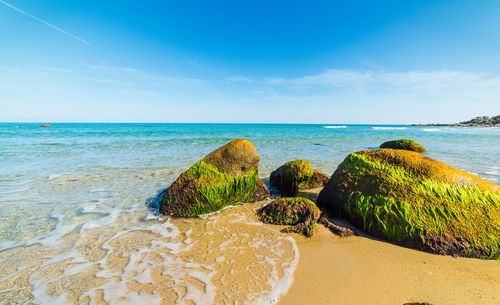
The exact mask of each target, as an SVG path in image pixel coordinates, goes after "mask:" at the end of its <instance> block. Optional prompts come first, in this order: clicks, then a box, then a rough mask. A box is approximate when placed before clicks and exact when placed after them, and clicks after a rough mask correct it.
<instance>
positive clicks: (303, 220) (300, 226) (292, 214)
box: [258, 197, 321, 236]
mask: <svg viewBox="0 0 500 305" xmlns="http://www.w3.org/2000/svg"><path fill="white" fill-rule="evenodd" d="M258 214H259V218H260V220H261V221H262V222H264V223H270V224H275V225H289V226H291V227H288V228H285V229H283V230H282V232H295V233H299V234H303V235H305V236H311V235H312V234H313V231H314V226H315V224H316V222H317V220H318V219H319V218H320V216H321V211H320V209H319V208H318V207H317V206H316V205H315V204H314V202H312V201H311V200H309V199H306V198H301V197H293V198H280V199H276V200H274V201H273V202H271V203H269V204H268V205H266V206H265V207H263V208H262V209H260V210H259V212H258Z"/></svg>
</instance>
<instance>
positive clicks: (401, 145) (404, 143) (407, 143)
mask: <svg viewBox="0 0 500 305" xmlns="http://www.w3.org/2000/svg"><path fill="white" fill-rule="evenodd" d="M380 148H392V149H403V150H411V151H416V152H419V153H421V152H426V151H427V149H425V147H423V146H422V145H420V143H418V142H416V141H413V140H409V139H400V140H394V141H387V142H384V143H382V145H380Z"/></svg>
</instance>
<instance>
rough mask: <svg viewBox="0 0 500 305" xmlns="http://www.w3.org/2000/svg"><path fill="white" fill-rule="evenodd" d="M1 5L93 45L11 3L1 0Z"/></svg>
mask: <svg viewBox="0 0 500 305" xmlns="http://www.w3.org/2000/svg"><path fill="white" fill-rule="evenodd" d="M0 3H2V4H4V5H5V6H8V7H10V8H11V9H13V10H16V11H17V12H19V13H21V14H23V15H26V16H28V17H30V18H31V19H34V20H36V21H38V22H41V23H43V24H45V25H48V26H49V27H51V28H53V29H54V30H56V31H59V32H61V33H63V34H65V35H67V36H69V37H71V38H73V39H76V40H78V41H80V42H83V43H84V44H86V45H89V46H90V45H91V43H90V42H88V41H87V40H85V39H83V38H80V37H78V36H76V35H73V34H71V33H70V32H68V31H65V30H63V29H61V28H60V27H58V26H55V25H53V24H52V23H49V22H47V21H45V20H43V19H41V18H38V17H36V16H33V15H31V14H30V13H28V12H26V11H23V10H22V9H20V8H17V7H15V6H13V5H12V4H9V3H7V2H5V1H3V0H0Z"/></svg>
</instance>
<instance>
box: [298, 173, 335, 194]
mask: <svg viewBox="0 0 500 305" xmlns="http://www.w3.org/2000/svg"><path fill="white" fill-rule="evenodd" d="M328 180H330V176H328V175H327V174H325V173H323V172H322V171H320V170H319V169H315V170H313V175H312V177H311V179H309V181H307V182H306V183H304V184H303V185H302V186H301V187H299V191H301V190H309V189H314V188H318V187H323V186H325V185H326V184H327V183H328Z"/></svg>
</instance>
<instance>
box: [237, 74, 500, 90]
mask: <svg viewBox="0 0 500 305" xmlns="http://www.w3.org/2000/svg"><path fill="white" fill-rule="evenodd" d="M228 80H230V81H245V82H248V83H254V84H256V85H266V86H274V87H275V88H293V89H304V90H306V89H311V88H312V89H317V88H318V87H320V88H322V89H332V90H334V89H355V90H370V89H378V90H380V89H387V90H410V89H411V90H421V91H426V90H429V91H435V90H447V89H452V90H458V91H463V90H467V89H470V88H486V87H488V88H499V86H500V77H498V76H493V75H487V74H484V73H474V72H465V71H450V70H436V71H420V70H415V71H405V72H390V71H389V72H388V71H377V70H340V69H327V70H324V71H323V72H321V73H318V74H312V75H304V76H301V77H297V78H280V77H260V78H251V77H245V76H236V77H232V78H229V79H228Z"/></svg>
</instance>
